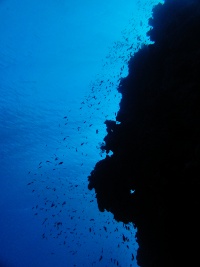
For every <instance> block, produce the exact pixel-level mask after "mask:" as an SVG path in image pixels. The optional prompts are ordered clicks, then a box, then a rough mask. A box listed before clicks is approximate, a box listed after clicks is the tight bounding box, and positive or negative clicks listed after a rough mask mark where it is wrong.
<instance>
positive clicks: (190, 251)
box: [88, 0, 200, 267]
mask: <svg viewBox="0 0 200 267" xmlns="http://www.w3.org/2000/svg"><path fill="white" fill-rule="evenodd" d="M149 24H150V25H151V26H152V28H151V30H150V31H149V32H148V35H149V36H150V39H151V40H152V41H153V42H154V43H153V44H150V45H144V46H143V47H142V48H141V49H140V50H139V51H138V52H137V53H135V55H134V56H133V57H132V58H131V60H130V61H129V75H128V76H127V77H126V78H123V79H122V80H121V82H120V84H119V87H118V91H119V92H120V93H121V94H122V99H121V102H120V109H119V111H118V114H117V116H116V121H106V122H105V123H106V126H107V135H106V137H105V138H104V141H105V142H104V144H103V145H102V147H101V148H102V150H104V151H106V152H107V153H108V152H109V151H112V152H113V154H112V156H108V155H107V156H106V158H105V159H103V160H101V161H99V162H97V164H96V166H95V168H94V170H92V171H91V174H90V176H89V177H88V180H89V185H88V187H89V189H94V190H95V192H96V198H97V202H98V207H99V210H100V211H104V210H107V211H110V212H112V213H113V214H114V217H115V219H116V220H117V221H122V222H124V223H128V222H133V223H134V225H135V226H136V227H137V236H136V237H137V242H138V245H139V249H138V253H137V262H138V265H140V266H142V267H169V266H170V267H179V266H200V260H199V249H198V248H199V245H198V243H199V238H200V230H199V229H200V219H199V207H200V37H199V36H200V1H199V0H166V1H165V3H164V4H158V5H157V6H155V7H154V9H153V17H152V18H151V19H150V20H149Z"/></svg>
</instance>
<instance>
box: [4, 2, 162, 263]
mask: <svg viewBox="0 0 200 267" xmlns="http://www.w3.org/2000/svg"><path fill="white" fill-rule="evenodd" d="M159 2H160V1H158V0H151V1H145V0H141V1H134V0H132V1H131V0H107V1H104V0H103V1H92V0H85V1H80V0H75V1H67V0H48V1H46V0H40V1H39V0H34V1H27V0H21V1H17V0H1V1H0V35H1V37H0V188H1V194H0V211H1V213H0V229H1V230H0V267H46V266H48V267H55V266H56V267H71V266H80V267H81V266H103V267H105V266H117V265H118V266H122V267H127V266H132V267H136V266H137V263H136V259H135V258H136V254H137V248H138V245H137V240H136V239H135V233H136V230H137V229H135V228H134V225H131V224H130V225H123V224H122V223H121V222H116V221H115V220H114V219H113V215H112V214H110V213H108V212H104V213H101V212H100V211H99V210H98V207H97V203H96V199H95V193H94V192H93V191H89V190H88V189H87V177H88V175H89V174H90V172H91V171H92V169H93V167H94V165H95V163H96V162H97V161H98V160H100V159H102V158H103V157H105V154H104V153H100V149H99V147H100V144H101V143H102V142H103V138H104V136H105V134H106V129H105V125H104V121H105V120H106V119H112V120H113V119H115V115H116V112H117V111H118V107H119V102H120V95H119V94H118V92H117V85H118V84H119V80H120V78H121V77H125V76H126V75H127V71H128V70H127V62H128V60H129V59H130V57H131V56H132V55H133V54H134V52H135V51H137V50H138V48H139V47H140V46H141V44H143V43H148V42H149V40H148V38H147V37H146V32H147V30H148V18H149V17H150V16H151V9H152V6H153V5H154V4H157V3H159ZM111 194H112V192H111ZM133 257H134V260H133Z"/></svg>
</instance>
